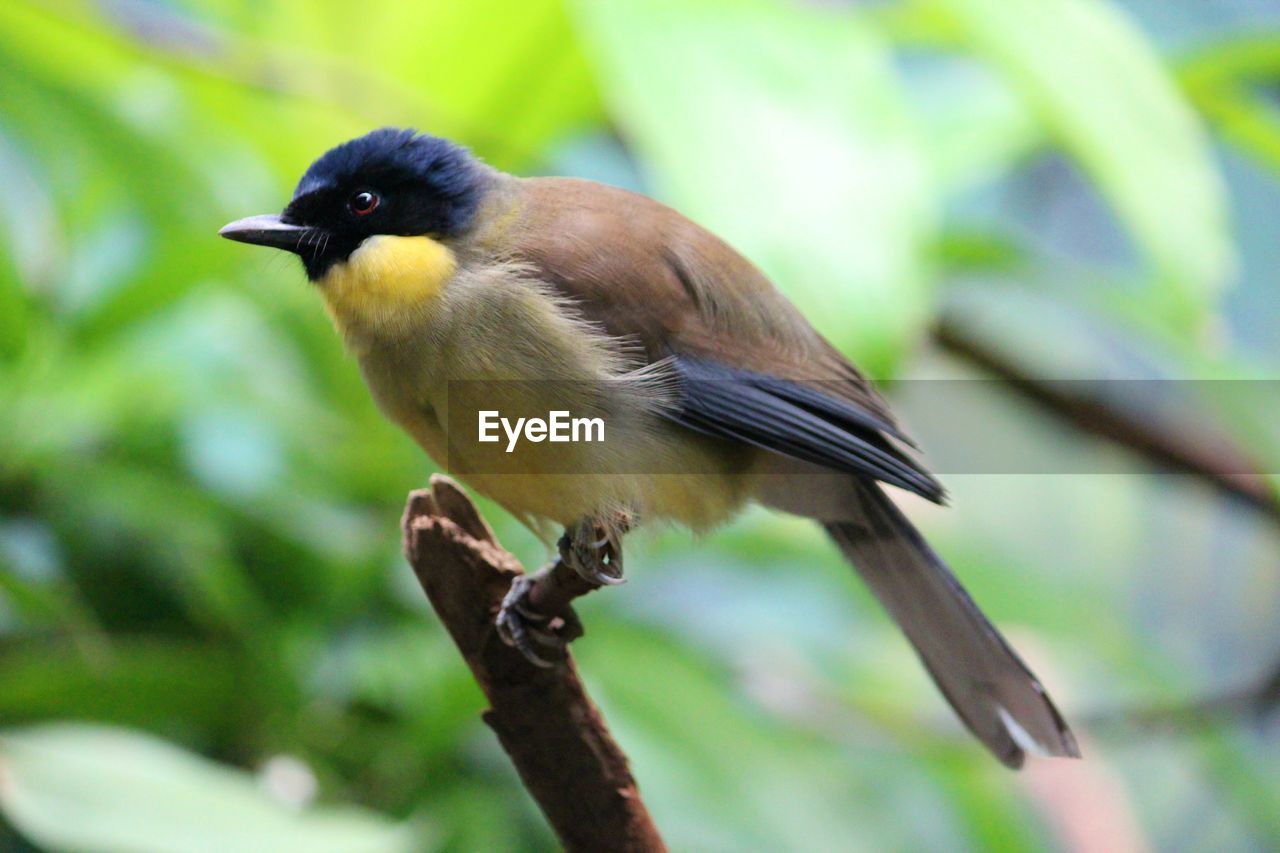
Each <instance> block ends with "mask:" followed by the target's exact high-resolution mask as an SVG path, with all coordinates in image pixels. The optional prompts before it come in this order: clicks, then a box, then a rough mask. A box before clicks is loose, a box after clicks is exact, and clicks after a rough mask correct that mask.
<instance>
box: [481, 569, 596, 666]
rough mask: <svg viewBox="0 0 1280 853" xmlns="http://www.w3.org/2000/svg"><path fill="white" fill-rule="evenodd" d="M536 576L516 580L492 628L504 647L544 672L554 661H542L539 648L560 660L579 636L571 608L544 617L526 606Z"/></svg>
mask: <svg viewBox="0 0 1280 853" xmlns="http://www.w3.org/2000/svg"><path fill="white" fill-rule="evenodd" d="M552 568H554V565H553V566H552ZM540 576H541V573H539V574H538V575H517V576H516V578H515V580H513V581H512V582H511V589H510V590H508V591H507V594H506V596H505V597H503V599H502V605H501V606H500V607H499V608H498V617H497V619H496V620H495V627H496V628H497V630H498V636H499V637H501V638H502V641H503V642H504V643H506V644H507V645H508V646H511V647H512V648H514V649H516V650H517V651H518V652H520V654H522V655H524V657H525V659H526V660H528V661H529V662H530V663H532V664H534V665H535V666H540V667H544V668H547V667H553V666H555V665H556V661H554V660H548V659H547V658H546V657H543V655H542V654H540V653H539V651H540V650H539V646H541V647H543V648H545V649H547V650H549V651H550V652H552V653H553V654H554V655H556V656H562V655H563V654H564V651H565V649H566V648H567V647H568V645H569V642H570V641H571V640H573V639H574V638H576V637H578V636H581V634H582V624H581V623H580V622H578V616H577V614H576V613H574V612H573V610H572V608H568V607H566V608H565V609H564V612H562V613H560V614H558V615H556V616H547V615H546V614H544V613H540V612H538V611H537V610H536V609H535V608H534V607H533V606H532V605H531V604H530V602H529V593H530V591H531V590H532V589H533V585H534V583H535V582H536V581H537V579H538V577H540Z"/></svg>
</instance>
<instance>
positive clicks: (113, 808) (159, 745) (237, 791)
mask: <svg viewBox="0 0 1280 853" xmlns="http://www.w3.org/2000/svg"><path fill="white" fill-rule="evenodd" d="M0 810H3V812H4V815H5V817H6V819H8V820H9V821H10V822H11V823H12V824H13V825H14V826H16V827H17V828H18V830H19V831H20V832H22V833H23V834H25V835H26V836H27V837H28V838H29V839H31V840H32V841H33V842H35V843H37V844H39V845H41V846H43V847H47V848H52V849H58V850H67V849H72V850H86V851H130V853H145V851H152V850H155V851H167V852H168V851H182V850H246V851H248V850H263V851H265V850H271V851H288V850H306V851H320V850H332V851H343V853H348V851H350V852H351V853H356V851H361V853H380V851H406V850H411V849H422V847H421V846H420V845H421V839H420V838H415V837H414V833H413V832H411V829H410V827H408V826H406V825H402V824H395V823H392V822H391V821H389V820H387V819H385V818H381V817H378V816H376V815H373V814H370V813H368V812H363V811H359V810H356V809H350V808H344V809H333V808H330V809H309V810H306V811H301V812H299V811H294V810H292V809H290V808H289V807H287V806H285V805H283V804H282V803H279V802H276V801H274V800H272V799H271V798H270V797H269V796H268V795H267V794H266V793H265V792H264V790H263V789H262V788H260V787H259V786H258V784H257V783H256V782H255V780H254V778H253V777H252V776H250V775H249V774H247V773H244V772H241V771H236V770H230V769H227V768H225V767H219V766H217V765H215V764H213V763H212V762H209V761H206V760H205V759H203V758H200V757H198V756H195V755H192V754H190V753H187V752H184V751H182V750H180V749H177V748H176V747H173V746H171V745H169V744H167V743H165V742H163V741H160V740H157V739H155V738H153V737H150V736H148V735H143V734H138V733H136V732H130V731H127V730H124V729H112V728H106V727H101V726H78V725H66V724H63V725H49V726H41V727H38V728H31V729H24V730H20V731H9V732H6V733H4V734H3V735H0Z"/></svg>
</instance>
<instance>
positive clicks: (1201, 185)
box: [936, 0, 1236, 328]
mask: <svg viewBox="0 0 1280 853" xmlns="http://www.w3.org/2000/svg"><path fill="white" fill-rule="evenodd" d="M936 2H937V3H939V4H940V5H941V7H943V8H945V9H947V10H949V11H950V12H951V13H952V14H953V15H954V16H955V18H956V19H957V22H958V23H959V24H960V26H961V28H962V29H963V31H964V32H965V33H966V38H967V40H968V41H969V42H970V43H971V44H972V46H973V47H974V48H975V49H976V50H977V51H978V52H979V53H980V54H982V55H984V56H985V57H987V58H988V59H989V60H990V61H991V62H992V63H993V64H994V65H995V66H996V67H997V68H999V69H1000V71H1001V72H1002V73H1003V74H1004V75H1005V76H1006V78H1007V79H1008V80H1009V82H1010V83H1011V84H1012V85H1013V86H1014V87H1016V89H1018V90H1019V91H1020V92H1021V94H1022V96H1023V97H1024V98H1025V99H1026V101H1027V102H1028V103H1029V104H1030V105H1031V107H1032V108H1033V109H1034V110H1035V111H1036V112H1037V113H1038V114H1039V115H1040V117H1041V119H1042V120H1043V121H1044V122H1045V124H1046V125H1048V127H1049V128H1050V129H1051V130H1052V132H1053V133H1054V134H1056V136H1057V137H1058V139H1059V140H1060V142H1061V144H1062V145H1063V146H1064V147H1065V148H1066V149H1067V150H1068V151H1069V152H1070V153H1071V154H1072V155H1073V156H1074V157H1075V158H1076V159H1077V160H1078V161H1079V162H1080V164H1081V165H1082V166H1083V167H1084V168H1085V169H1086V171H1088V173H1089V174H1090V175H1091V176H1092V178H1093V180H1094V181H1095V182H1096V184H1097V186H1098V189H1099V190H1100V191H1101V192H1102V193H1103V194H1104V195H1105V196H1106V197H1107V199H1108V201H1109V202H1110V204H1111V205H1112V207H1113V208H1114V210H1115V211H1116V213H1117V215H1118V216H1119V217H1120V219H1121V220H1122V221H1123V223H1124V225H1125V226H1126V228H1127V229H1128V230H1129V232H1130V233H1131V235H1132V237H1133V239H1134V241H1135V242H1136V244H1137V246H1138V247H1139V249H1140V251H1141V252H1142V254H1143V255H1144V256H1145V258H1146V260H1147V261H1148V263H1149V264H1150V265H1151V267H1152V269H1153V270H1154V272H1155V273H1156V281H1157V283H1158V284H1159V285H1160V286H1161V288H1162V294H1161V295H1162V297H1164V299H1162V300H1161V302H1162V303H1163V304H1164V306H1165V308H1166V310H1167V312H1168V319H1170V320H1172V321H1173V322H1175V323H1177V324H1179V325H1181V326H1183V327H1184V328H1186V327H1189V326H1191V325H1193V324H1195V323H1196V322H1197V321H1198V320H1200V319H1202V317H1203V315H1204V313H1205V311H1206V309H1207V308H1209V307H1210V306H1211V305H1212V304H1213V300H1214V298H1215V297H1216V295H1217V294H1218V292H1219V291H1220V290H1221V289H1222V288H1223V287H1224V286H1225V285H1226V284H1227V283H1228V280H1229V278H1230V277H1231V275H1232V272H1233V270H1234V267H1235V262H1236V259H1235V249H1234V246H1233V244H1232V240H1231V236H1230V234H1229V227H1228V217H1227V204H1226V197H1225V193H1224V189H1223V185H1222V180H1221V177H1220V175H1219V174H1218V172H1217V169H1216V167H1215V165H1214V163H1213V159H1212V156H1211V153H1210V150H1209V145H1208V140H1207V138H1206V134H1205V132H1204V129H1203V128H1202V126H1201V124H1200V122H1199V121H1198V119H1197V117H1196V115H1195V114H1194V112H1193V111H1192V109H1191V108H1190V107H1189V105H1188V104H1187V102H1186V101H1185V99H1184V98H1183V97H1182V96H1181V94H1180V93H1179V92H1178V90H1177V88H1176V86H1175V85H1174V83H1173V81H1172V80H1171V79H1170V77H1169V75H1168V74H1167V73H1166V72H1165V70H1164V68H1163V67H1162V65H1161V62H1160V58H1159V57H1158V56H1157V55H1156V53H1155V51H1154V49H1153V48H1152V47H1151V45H1150V44H1149V43H1148V42H1147V41H1146V40H1145V38H1144V37H1143V36H1142V35H1141V33H1140V32H1139V31H1138V30H1137V29H1136V28H1135V27H1134V26H1133V24H1131V23H1130V22H1129V21H1128V20H1127V19H1126V18H1125V17H1124V16H1122V15H1121V14H1120V13H1118V12H1117V11H1116V10H1115V9H1114V8H1113V7H1112V6H1111V5H1109V4H1107V3H1103V2H1100V0H936Z"/></svg>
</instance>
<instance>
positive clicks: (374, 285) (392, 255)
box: [320, 234, 458, 338]
mask: <svg viewBox="0 0 1280 853" xmlns="http://www.w3.org/2000/svg"><path fill="white" fill-rule="evenodd" d="M457 268H458V262H457V259H456V258H455V257H454V255H453V252H452V251H451V250H450V249H449V248H448V247H447V246H445V245H443V244H442V243H438V242H436V241H435V240H433V239H431V238H430V237H397V236H392V235H386V234H381V235H377V236H374V237H369V238H367V239H366V240H365V241H364V242H363V243H361V244H360V247H359V248H357V249H356V250H355V251H354V252H352V253H351V257H349V258H347V260H346V261H344V262H343V263H340V264H334V265H333V268H332V269H330V270H329V272H327V273H325V275H324V277H323V278H322V279H320V291H321V293H322V294H323V295H324V301H325V305H326V307H327V308H328V309H329V315H330V316H331V317H332V318H333V322H334V324H335V325H336V326H337V327H338V330H339V331H340V332H341V333H342V334H343V336H344V337H348V338H350V337H351V336H353V335H355V336H360V335H370V334H372V335H378V334H394V333H396V332H397V331H401V330H404V329H405V328H406V327H407V326H408V325H409V324H411V323H412V321H413V320H414V319H415V318H416V317H418V316H420V314H421V312H422V310H423V309H424V308H426V307H428V305H429V304H430V303H431V302H433V301H434V300H435V297H436V296H438V295H439V293H440V291H441V290H442V289H444V285H445V282H447V281H448V280H449V278H450V277H451V276H452V275H453V273H454V271H455V270H456V269H457Z"/></svg>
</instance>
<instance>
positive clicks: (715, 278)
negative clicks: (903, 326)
mask: <svg viewBox="0 0 1280 853" xmlns="http://www.w3.org/2000/svg"><path fill="white" fill-rule="evenodd" d="M521 183H522V185H523V189H524V195H525V197H526V199H527V202H526V205H525V208H524V215H523V216H522V217H521V222H520V223H518V224H517V225H516V226H515V227H516V231H517V234H516V238H517V239H516V242H517V245H518V247H519V248H518V252H519V253H520V254H521V255H522V256H523V257H524V259H526V260H529V261H531V262H533V263H534V264H536V265H537V266H538V267H539V268H540V269H541V270H542V272H543V273H544V274H545V275H546V276H547V278H548V280H549V281H551V282H553V283H554V284H555V285H556V286H557V287H559V288H560V289H561V290H563V291H564V292H565V293H566V294H567V295H569V296H571V297H572V298H573V299H575V300H577V301H578V302H579V303H580V304H581V305H582V307H583V310H584V311H585V312H587V314H588V315H589V317H590V318H591V319H592V320H594V321H596V322H599V323H601V324H603V325H604V326H605V328H606V329H608V330H609V332H610V333H611V334H615V335H620V336H629V337H632V338H634V339H636V340H637V341H638V342H639V343H641V344H642V345H643V346H644V348H645V352H646V353H647V354H648V355H649V357H650V358H651V359H652V360H655V361H656V360H658V359H660V358H664V357H666V355H668V354H669V352H670V351H674V352H676V353H680V354H688V355H693V356H699V357H702V358H705V359H708V360H711V361H715V362H717V363H720V364H724V365H727V366H730V367H736V368H743V369H747V370H752V371H757V372H760V373H764V374H768V375H772V376H777V377H779V378H783V379H796V380H808V381H817V382H820V383H826V384H825V385H824V386H823V387H824V388H826V389H827V393H829V394H832V395H833V396H837V397H840V398H843V399H845V400H847V401H849V402H850V403H853V404H855V405H857V406H859V407H860V408H863V409H865V410H867V411H868V412H870V413H872V414H874V415H875V416H876V417H877V418H879V419H880V420H883V421H884V422H885V423H888V424H893V425H895V427H896V422H895V421H894V418H893V415H892V413H891V412H890V411H889V408H888V405H887V404H886V403H885V401H884V400H883V398H881V397H880V395H879V394H878V393H877V392H876V391H875V389H874V388H873V387H872V386H871V385H870V383H868V382H867V380H866V379H865V378H864V377H863V376H862V375H861V374H860V373H859V372H858V371H857V369H856V368H854V366H853V365H851V364H850V363H849V362H848V360H846V359H845V358H844V356H843V355H841V354H840V352H839V351H838V350H836V349H835V347H833V346H831V344H830V343H828V342H827V341H826V340H825V339H824V338H823V337H822V336H821V335H820V334H818V332H817V331H816V330H815V329H814V328H813V327H812V326H811V325H810V324H809V322H808V321H807V320H805V318H804V317H803V316H802V315H801V314H800V312H799V311H798V310H796V308H795V306H794V305H792V304H791V303H790V302H789V301H788V300H787V299H786V298H785V297H784V296H783V295H782V294H781V293H779V292H778V290H777V288H775V287H774V286H773V284H772V283H771V282H770V281H769V280H768V279H767V278H766V277H765V276H764V274H763V273H761V272H760V270H758V269H757V268H756V267H755V266H754V265H753V264H752V263H751V262H750V261H748V260H747V259H746V258H744V257H742V255H740V254H738V253H737V252H736V251H734V249H733V248H732V247H730V246H729V245H728V244H727V243H725V242H724V241H723V240H721V239H720V238H719V237H716V236H715V235H714V234H712V233H711V232H710V231H707V230H706V229H705V228H703V227H701V226H700V225H698V224H696V223H694V222H692V221H691V220H689V219H687V218H686V217H684V216H682V215H681V214H679V213H677V212H676V211H674V210H672V209H671V208H669V207H667V206H665V205H663V204H660V203H659V202H656V201H654V200H652V199H650V198H647V197H645V196H642V195H638V194H636V193H632V192H628V191H626V190H621V189H617V188H615V187H609V186H606V185H604V184H597V183H594V182H591V181H583V180H577V179H573V178H532V179H526V180H524V181H522V182H521ZM533 223H536V225H534V224H533Z"/></svg>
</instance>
